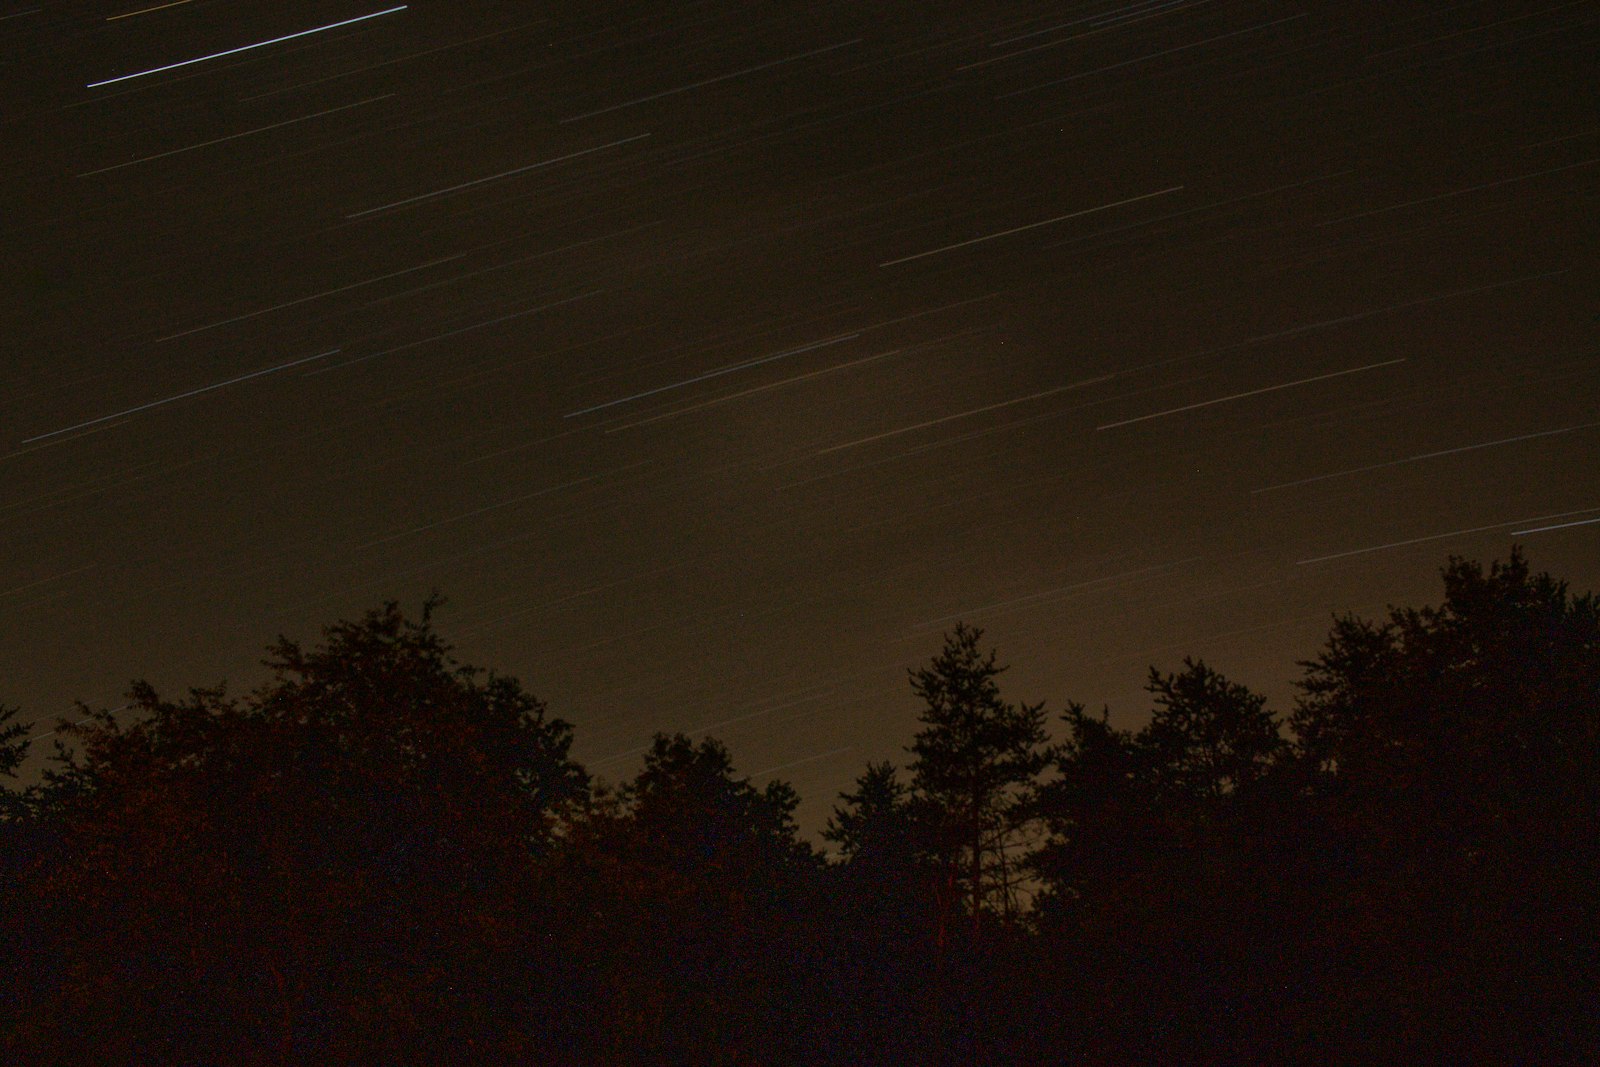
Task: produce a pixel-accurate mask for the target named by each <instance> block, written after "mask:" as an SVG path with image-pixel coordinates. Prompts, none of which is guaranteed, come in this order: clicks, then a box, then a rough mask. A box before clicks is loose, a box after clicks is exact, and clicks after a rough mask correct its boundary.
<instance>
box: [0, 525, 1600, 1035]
mask: <svg viewBox="0 0 1600 1067" xmlns="http://www.w3.org/2000/svg"><path fill="white" fill-rule="evenodd" d="M1443 573H1444V584H1445V597H1444V601H1443V602H1442V604H1440V605H1439V606H1437V607H1427V608H1420V609H1392V610H1391V611H1390V612H1389V614H1388V617H1387V618H1386V619H1384V620H1383V621H1381V622H1369V621H1363V620H1360V619H1355V618H1341V619H1338V620H1336V621H1335V623H1334V625H1333V629H1332V632H1331V633H1330V635H1329V638H1328V641H1327V644H1326V646H1325V648H1324V649H1323V650H1322V651H1321V653H1320V654H1319V655H1318V656H1317V657H1316V658H1314V659H1312V660H1310V661H1308V662H1306V663H1305V664H1304V667H1305V675H1304V678H1303V679H1302V681H1301V683H1300V692H1299V698H1298V700H1297V702H1296V704H1295V707H1294V708H1293V710H1292V712H1291V714H1290V716H1289V717H1288V719H1287V721H1284V720H1283V719H1280V718H1279V717H1278V716H1276V715H1275V714H1274V713H1273V712H1272V711H1271V709H1269V708H1268V707H1267V704H1266V702H1265V701H1264V700H1263V699H1262V698H1261V697H1260V696H1259V695H1258V694H1255V693H1252V692H1251V691H1250V690H1249V689H1248V688H1246V687H1245V686H1243V685H1240V684H1238V683H1235V682H1233V681H1230V680H1229V679H1227V678H1226V677H1224V676H1223V675H1221V674H1220V673H1218V672H1217V671H1215V670H1214V669H1213V668H1211V667H1210V666H1208V665H1207V664H1205V663H1204V662H1202V661H1199V660H1194V659H1186V660H1184V662H1183V667H1182V669H1181V670H1179V671H1177V672H1174V673H1162V672H1160V671H1158V670H1156V669H1152V670H1151V671H1150V674H1149V678H1148V682H1147V687H1146V688H1147V691H1148V692H1149V694H1150V697H1151V705H1152V706H1151V709H1150V716H1149V719H1148V721H1147V723H1146V724H1145V725H1144V726H1142V727H1141V728H1139V729H1136V730H1135V729H1126V728H1123V727H1119V726H1117V725H1115V724H1114V723H1113V721H1112V718H1111V716H1110V714H1109V712H1106V711H1102V712H1101V713H1099V714H1089V713H1087V712H1086V711H1085V709H1084V708H1083V706H1082V705H1080V704H1076V703H1068V705H1067V707H1066V710H1065V712H1064V713H1063V714H1062V715H1061V716H1060V719H1059V730H1058V740H1057V741H1056V742H1055V743H1054V744H1046V740H1047V738H1046V732H1045V729H1044V725H1045V724H1044V718H1043V712H1042V707H1041V706H1039V705H1020V706H1019V705H1016V704H1012V703H1010V702H1008V701H1006V700H1005V699H1003V697H1002V696H1001V693H1000V688H999V683H998V681H997V679H998V676H999V675H1000V673H1001V672H1002V670H1003V668H1002V667H1000V666H999V665H998V664H997V662H996V654H995V652H993V651H985V650H984V649H983V648H982V647H981V643H980V642H981V637H982V635H981V632H980V631H978V630H976V629H972V628H969V627H966V626H958V627H957V628H956V629H955V631H953V632H952V633H951V634H949V635H947V636H946V639H945V644H944V648H943V650H942V651H941V652H940V653H939V654H938V655H937V656H935V657H934V658H933V660H932V661H931V662H930V663H929V664H928V665H927V666H926V667H923V668H921V669H918V670H914V671H912V672H911V684H912V692H913V695H914V696H916V697H917V698H919V700H920V701H921V703H922V705H923V709H922V713H921V715H920V717H919V725H920V729H919V730H918V731H917V733H916V734H915V738H914V740H913V743H912V745H911V747H910V752H911V755H912V757H913V759H912V763H911V765H910V767H909V768H908V770H909V774H908V775H907V776H906V777H905V778H902V774H901V772H900V771H898V770H897V769H896V768H895V767H894V766H893V765H892V764H890V763H888V762H874V763H869V764H868V765H867V767H866V769H865V771H864V772H863V773H862V775H861V776H860V777H859V778H858V779H857V780H856V782H855V784H854V787H853V788H852V789H850V790H847V791H845V792H844V793H842V794H841V795H840V797H839V799H838V803H837V804H836V805H835V807H834V808H833V811H832V814H831V817H830V818H829V819H828V820H827V825H826V827H825V829H824V830H823V833H822V836H823V839H824V840H826V841H828V842H829V843H831V844H832V845H833V846H834V849H835V853H836V858H835V859H834V860H833V861H832V862H828V861H825V860H824V859H823V858H822V857H821V856H820V855H819V854H818V853H817V852H816V851H815V850H814V849H813V848H812V847H811V846H810V845H809V844H807V843H806V842H805V841H804V840H803V838H802V837H801V835H800V833H799V831H798V827H797V825H796V821H795V813H796V810H797V806H798V803H799V797H798V795H797V794H796V793H795V791H794V790H793V788H792V787H790V786H789V785H787V784H785V783H782V782H776V781H775V782H771V783H768V784H766V785H765V786H763V787H757V786H756V785H755V784H754V783H752V782H751V781H750V780H749V779H748V778H745V777H741V776H739V774H738V773H737V772H736V771H735V768H734V762H733V758H732V756H731V754H730V753H729V752H728V750H727V749H726V748H725V747H724V746H723V745H722V744H720V743H719V742H717V741H715V740H713V739H709V738H705V739H700V740H698V741H696V740H691V739H690V738H688V737H685V736H683V735H658V736H656V737H655V739H654V741H653V742H652V744H651V745H650V747H649V749H648V751H647V752H646V754H645V756H644V759H643V761H642V766H641V767H640V769H639V771H638V773H637V774H636V775H635V776H634V777H633V778H631V779H629V780H628V781H626V782H624V783H623V784H621V785H620V786H619V787H616V788H591V786H590V782H589V778H588V775H587V774H586V773H585V771H584V770H583V768H582V767H580V766H579V765H578V764H577V763H576V762H575V761H574V760H573V759H572V758H571V756H570V747H571V744H572V729H571V727H570V726H569V725H568V724H566V723H565V722H563V721H561V720H560V719H557V718H553V717H551V716H550V715H549V713H548V711H547V709H546V708H545V706H544V705H543V704H541V703H540V702H539V701H538V700H536V699H535V698H534V697H532V696H531V695H529V694H528V693H527V692H526V691H524V690H523V689H522V687H521V686H520V685H519V684H518V683H517V682H516V681H515V680H513V679H509V678H504V677H501V676H497V675H494V674H492V673H488V674H485V673H484V672H480V671H477V670H475V669H473V668H470V667H466V666H463V665H461V664H459V663H457V662H456V661H455V659H454V658H453V656H452V654H451V651H450V649H449V647H448V646H447V645H445V644H444V643H443V641H442V640H441V639H440V637H439V636H438V634H437V633H436V632H435V630H434V628H433V623H432V614H433V612H434V609H435V607H436V605H437V602H435V601H429V602H428V603H427V604H426V605H425V606H424V608H423V611H422V614H421V617H420V619H419V620H412V619H409V618H407V617H406V616H405V615H404V614H403V613H402V612H401V611H400V610H399V608H398V607H397V606H396V605H394V604H389V605H385V606H384V607H382V608H380V609H378V610H376V611H373V612H369V613H368V614H367V615H365V616H364V617H362V618H361V619H359V620H357V621H353V622H350V621H347V622H340V623H337V624H335V625H334V626H332V627H329V628H328V629H327V630H326V631H325V632H324V640H323V642H322V644H321V645H319V646H318V647H316V648H313V649H310V650H307V649H303V648H302V647H301V646H300V645H298V644H296V643H294V642H291V641H287V640H281V639H280V641H279V642H278V643H277V644H275V645H274V646H273V647H272V649H271V658H270V659H269V660H268V664H269V666H270V667H271V670H272V677H271V680H270V681H269V682H267V683H266V684H265V685H263V686H262V687H261V688H260V689H258V690H256V691H255V692H253V693H250V694H247V695H245V696H243V697H234V696H231V695H230V694H229V693H228V692H227V691H226V690H225V689H223V688H222V687H216V688H209V689H196V690H193V691H191V692H190V693H189V694H188V696H187V697H186V698H184V699H182V700H177V701H170V700H166V699H163V698H161V697H160V696H159V695H157V694H156V693H155V691H154V690H153V689H151V688H150V687H149V686H147V685H143V684H136V685H135V686H134V688H133V692H132V695H131V696H132V705H131V708H130V709H129V710H128V711H127V712H123V713H121V714H119V715H116V716H113V715H112V714H111V713H109V712H93V713H89V712H88V711H87V709H84V712H83V714H85V715H86V716H87V718H86V720H85V721H82V722H79V723H77V724H75V725H74V724H67V723H64V724H62V726H61V727H59V728H58V729H59V730H60V731H61V733H62V734H63V735H64V736H65V737H67V738H68V739H69V740H70V742H71V747H61V748H58V752H57V755H56V758H55V760H54V762H53V764H52V765H51V766H50V767H49V768H48V769H47V770H46V773H45V777H44V781H43V783H42V785H41V786H39V787H36V788H34V789H32V790H28V791H21V792H19V791H17V790H15V789H7V790H5V791H4V792H3V793H0V798H3V799H4V800H5V811H4V813H3V816H4V817H0V953H3V956H0V958H4V959H5V960H6V961H7V962H8V963H9V964H10V965H11V966H10V972H11V973H10V974H8V975H7V976H6V977H8V978H10V979H11V980H10V981H6V982H0V1050H3V1052H4V1058H5V1060H6V1061H7V1062H18V1063H39V1064H72V1063H83V1062H94V1063H106V1064H118V1063H126V1064H133V1063H140V1064H142V1063H150V1062H163V1063H166V1062H172V1063H191V1062H192V1063H202V1062H203V1063H218V1064H222V1063H227V1064H255V1063H261V1064H267V1063H301V1062H316V1063H371V1062H399V1063H482V1062H487V1063H531V1062H537V1063H553V1064H597V1065H599V1064H607V1065H610V1064H657V1063H695V1064H730V1065H731V1064H753V1063H771V1064H785V1065H788V1064H807V1063H810V1064H841V1065H842V1064H855V1063H918V1064H956V1063H961V1064H967V1063H974V1062H988V1063H1060V1062H1068V1061H1071V1062H1081V1063H1103V1064H1120V1063H1129V1062H1185V1063H1188V1062H1194V1063H1201V1062H1373V1061H1377V1062H1397V1061H1399V1062H1450V1063H1471V1062H1495V1063H1499V1062H1541V1063H1543V1062H1549V1063H1567V1062H1574V1063H1576V1062H1595V1061H1596V1060H1597V1059H1600V1022H1597V1020H1600V1013H1597V1012H1596V1010H1595V1009H1596V1005H1597V1004H1600V893H1597V891H1596V886H1597V885H1600V607H1597V603H1596V601H1595V599H1594V597H1593V596H1590V595H1583V596H1575V595H1572V594H1571V593H1570V592H1569V591H1568V590H1567V588H1566V586H1565V585H1564V584H1562V583H1560V582H1558V581H1556V580H1554V579H1552V578H1550V577H1549V576H1548V575H1535V574H1532V573H1531V572H1530V570H1529V568H1528V566H1527V563H1526V561H1525V560H1524V559H1523V557H1522V555H1521V553H1520V552H1514V553H1513V554H1512V556H1511V558H1510V559H1509V560H1508V561H1506V562H1504V563H1496V564H1493V565H1492V566H1490V567H1489V568H1488V569H1487V570H1485V569H1483V568H1482V567H1480V566H1478V565H1477V564H1473V563H1468V562H1466V561H1462V560H1452V561H1450V563H1449V565H1448V566H1447V567H1446V568H1445V569H1444V572H1443ZM15 714H16V712H15V711H14V710H12V709H6V708H0V779H3V778H8V777H9V776H10V774H11V772H14V771H15V770H16V769H17V767H18V765H19V763H20V761H21V759H22V754H23V753H24V752H25V750H26V741H25V738H24V735H23V733H22V731H21V729H20V728H19V727H18V726H16V725H14V724H13V719H14V717H15ZM1024 888H1026V889H1027V890H1028V892H1027V893H1024V892H1023V890H1024ZM1027 896H1031V897H1032V898H1033V899H1032V906H1031V907H1024V904H1025V903H1026V901H1025V899H1024V898H1025V897H1027ZM957 919H961V920H964V921H961V922H957Z"/></svg>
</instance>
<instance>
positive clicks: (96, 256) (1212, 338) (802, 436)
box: [0, 0, 1600, 824]
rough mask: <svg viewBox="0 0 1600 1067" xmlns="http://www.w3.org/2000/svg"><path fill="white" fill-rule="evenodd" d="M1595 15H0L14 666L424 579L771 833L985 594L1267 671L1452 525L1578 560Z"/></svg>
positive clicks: (1391, 594) (852, 9)
mask: <svg viewBox="0 0 1600 1067" xmlns="http://www.w3.org/2000/svg"><path fill="white" fill-rule="evenodd" d="M1596 54H1600V9H1597V8H1596V7H1595V6H1594V5H1592V4H1583V3H1567V4H1519V3H1513V4H1487V3H1473V2H1469V3H1458V2H1444V0H1439V2H1429V3H1422V4H1412V5H1392V4H1365V3H1340V4H1334V3H1318V2H1308V3H1298V4H1297V3H1290V4H1277V3H1268V2H1266V0H1188V2H1184V0H1179V2H1142V3H1132V4H1129V3H1116V2H1108V0H1097V2H1081V0H1066V2H1058V3H1050V4H1045V3H1033V2H1029V0H1014V2H988V0H983V2H963V3H910V2H905V0H886V2H874V3H862V2H842V0H819V2H817V3H811V4H805V5H798V6H777V7H774V6H770V5H759V4H756V5H752V4H739V3H726V2H721V0H707V2H696V3H680V4H661V5H634V4H625V3H617V2H611V0H600V2H596V3H582V4H578V3H563V2H558V3H553V4H546V5H521V4H503V3H493V2H484V0H453V2H451V3H448V4H444V3H433V2H423V3H413V4H409V5H402V6H396V7H387V8H382V9H377V10H374V9H373V7H372V6H371V5H363V4H359V3H352V2H350V0H291V2H288V3H265V2H262V0H238V2H230V3H222V2H220V0H179V2H177V3H168V4H159V5H155V6H150V7H143V8H138V9H136V10H134V9H130V8H129V7H123V6H121V5H114V4H104V3H101V4H89V5H73V6H61V5H53V4H52V5H44V6H36V7H17V8H12V9H4V8H0V86H3V89H0V99H3V101H4V107H3V109H0V123H3V133H0V143H3V144H4V145H5V146H6V151H5V152H4V154H3V155H4V158H3V159H0V183H3V189H4V194H5V195H4V201H3V203H4V210H3V211H0V242H3V245H0V248H3V249H4V255H3V256H0V271H3V279H4V284H3V285H0V309H3V310H0V313H3V315H4V327H5V328H4V331H3V332H0V702H3V703H16V704H20V705H22V706H23V708H24V709H25V711H27V712H28V713H29V714H30V715H31V716H37V717H38V719H39V720H40V722H41V725H40V727H39V729H40V730H47V729H48V725H47V724H48V723H49V722H52V721H54V717H55V716H58V715H69V716H70V715H72V714H74V712H73V707H74V701H78V700H82V701H84V702H86V703H88V704H89V705H91V706H95V707H116V706H119V705H121V704H122V703H123V700H124V693H125V690H126V686H127V684H128V682H129V681H130V680H131V679H134V678H139V677H148V678H149V679H150V680H151V681H152V682H153V683H154V684H156V685H157V687H158V688H161V689H163V690H169V691H171V690H181V689H182V688H183V687H186V686H188V685H204V684H212V683H214V682H216V681H217V680H220V679H222V678H227V679H229V681H230V684H232V685H234V686H236V687H241V688H245V687H248V686H249V685H251V684H253V682H254V681H255V680H256V679H258V678H259V677H260V674H261V671H260V667H259V664H258V660H259V658H260V649H261V648H262V646H264V645H265V644H266V643H267V642H268V641H270V640H271V639H272V638H273V637H274V636H275V635H277V634H278V633H285V634H289V635H292V636H297V637H301V638H307V637H310V636H312V635H314V634H315V633H316V632H317V630H318V628H319V627H320V626H321V625H323V624H324V623H327V622H331V621H333V620H335V619H337V618H340V617H349V616H354V615H355V614H358V613H359V612H360V611H362V610H364V609H365V608H367V607H370V606H374V605H376V604H378V603H380V602H381V601H383V600H385V599H389V598H397V599H399V600H401V601H402V602H403V603H404V604H406V605H408V606H413V607H414V606H415V605H416V604H418V603H420V601H421V600H422V599H423V598H424V597H425V596H426V595H427V594H428V593H429V592H430V590H435V589H437V590H439V591H441V592H443V593H444V594H445V595H446V596H447V597H448V599H449V603H448V606H447V607H445V608H444V609H443V610H442V612H441V614H440V615H439V624H440V627H441V629H442V631H443V632H444V633H445V634H446V635H447V636H449V637H451V638H452V639H454V640H456V641H458V642H459V652H460V655H461V656H462V658H463V659H465V660H467V661H468V662H474V663H483V664H487V665H492V666H495V667H496V668H497V669H500V670H503V671H505V672H508V673H512V674H516V675H518V676H519V677H520V678H522V679H523V681H524V682H525V684H526V685H527V686H528V688H529V689H530V690H531V691H533V692H535V693H537V694H539V695H540V696H541V697H542V698H544V699H545V700H547V701H548V702H549V703H550V705H551V707H552V709H553V710H554V711H555V712H556V713H557V714H559V715H561V716H563V717H564V718H567V719H569V720H571V721H572V722H573V723H574V724H575V726H576V728H577V738H578V742H577V745H578V748H577V750H576V752H575V755H576V756H578V757H579V758H580V759H581V760H583V761H585V762H586V763H588V764H590V765H591V766H593V767H595V768H596V769H597V770H599V771H600V772H601V773H603V774H606V775H608V776H612V777H614V778H615V777H623V776H625V775H626V774H628V773H630V772H631V769H632V766H633V764H632V763H631V762H630V761H636V760H637V757H638V755H639V754H640V753H642V752H643V751H645V749H646V748H647V746H648V743H649V737H650V735H651V734H652V733H653V732H655V731H657V730H669V731H670V730H681V731H684V732H687V733H690V734H692V735H695V736H698V735H699V734H701V733H704V732H706V731H712V732H714V733H715V734H716V735H717V736H719V737H721V738H722V739H723V740H725V741H727V742H728V744H729V745H730V747H731V748H732V749H733V751H734V752H735V753H736V755H737V757H738V759H739V761H740V766H741V767H745V768H750V769H759V772H760V774H761V775H768V774H776V773H778V772H782V774H783V776H784V777H786V778H788V779H790V780H792V781H793V782H794V783H795V784H796V786H797V787H798V788H799V789H800V791H801V793H802V794H803V795H804V796H805V798H806V807H805V808H804V809H802V814H803V815H804V816H805V818H806V819H807V820H808V824H810V823H815V822H816V821H818V820H820V818H821V816H822V814H823V813H825V811H826V809H827V805H828V804H830V803H831V802H832V799H833V797H834V795H835V793H836V792H837V791H838V790H839V789H841V788H844V787H846V786H847V785H848V784H849V783H850V782H851V780H852V779H853V778H854V776H855V775H856V774H857V773H858V772H859V770H860V767H861V765H862V764H864V763H865V761H867V760H869V759H880V758H898V757H899V755H900V749H901V746H903V745H904V744H905V743H906V742H907V741H908V739H909V738H910V736H911V733H912V731H913V728H914V720H913V716H914V703H913V701H912V698H911V695H910V693H909V691H908V689H907V685H906V677H905V670H906V668H907V667H908V666H911V665H914V664H917V663H919V662H923V661H925V660H926V658H927V656H928V655H929V654H930V653H931V652H932V651H934V650H935V649H936V648H937V647H938V641H939V633H938V630H939V629H940V628H946V627H949V626H952V625H954V623H955V621H957V620H965V621H966V622H969V623H972V624H976V625H979V626H982V627H985V628H986V629H987V631H988V639H989V640H991V641H992V642H993V643H994V645H996V646H997V647H998V648H999V650H1000V652H1001V656H1002V659H1003V660H1005V661H1009V662H1011V663H1013V664H1014V665H1015V669H1014V671H1013V672H1012V673H1011V674H1009V675H1007V685H1008V687H1009V689H1010V690H1012V691H1013V692H1014V693H1015V694H1016V696H1017V697H1018V698H1020V699H1027V700H1035V699H1044V700H1046V701H1047V702H1048V704H1049V707H1050V708H1052V709H1059V708H1060V707H1061V706H1062V705H1063V704H1064V703H1065V702H1066V701H1067V700H1069V699H1075V700H1080V701H1083V702H1084V703H1086V704H1088V705H1089V706H1091V707H1096V708H1097V707H1099V706H1100V705H1101V704H1102V703H1106V704H1109V706H1110V708H1111V713H1112V716H1113V719H1114V720H1116V721H1118V722H1122V723H1125V724H1138V723H1140V722H1142V721H1143V719H1144V717H1145V716H1146V715H1147V714H1148V710H1149V709H1148V705H1147V700H1146V698H1145V697H1144V696H1143V695H1142V692H1141V687H1142V685H1143V682H1144V676H1145V670H1146V667H1147V666H1149V665H1151V664H1154V665H1157V666H1159V667H1162V668H1163V669H1169V668H1170V667H1171V666H1172V665H1173V663H1174V662H1175V661H1176V660H1177V659H1178V658H1179V657H1180V656H1181V655H1182V654H1184V653H1189V654H1194V655H1197V656H1203V657H1205V658H1206V659H1207V661H1208V662H1211V663H1213V664H1214V665H1215V666H1216V667H1217V668H1218V669H1219V670H1221V671H1223V672H1225V673H1227V674H1228V675H1229V676H1230V677H1235V678H1237V679H1238V680H1239V681H1241V682H1244V683H1246V684H1249V685H1251V686H1252V687H1254V688H1256V689H1258V690H1260V691H1262V692H1265V693H1267V694H1268V695H1269V697H1270V698H1271V699H1272V700H1273V702H1274V703H1275V705H1276V706H1278V707H1280V708H1282V707H1284V706H1285V704H1286V703H1287V701H1288V700H1289V698H1290V691H1289V688H1288V682H1289V680H1290V679H1291V678H1293V677H1296V675H1297V670H1296V668H1295V666H1294V661H1295V660H1296V659H1299V658H1303V657H1304V656H1306V655H1308V654H1310V653H1311V652H1312V650H1313V649H1314V648H1315V647H1316V646H1317V645H1318V643H1319V642H1320V640H1321V638H1322V636H1323V635H1324V634H1325V633H1326V628H1327V622H1328V619H1329V617H1330V616H1331V615H1332V614H1333V613H1335V612H1346V611H1355V612H1358V613H1363V614H1369V615H1370V614H1376V613H1379V612H1381V611H1382V610H1383V608H1384V606H1385V605H1386V604H1389V603H1408V602H1412V603H1414V602H1422V601H1425V600H1427V599H1428V598H1429V597H1430V596H1432V595H1433V591H1434V588H1435V585H1436V581H1437V577H1436V573H1437V568H1438V566H1439V565H1440V564H1442V563H1443V561H1444V559H1445V557H1446V556H1447V555H1449V554H1451V553H1455V554H1460V555H1465V556H1469V557H1473V558H1478V559H1489V558H1495V557H1501V556H1504V555H1505V553H1506V552H1507V551H1508V550H1509V548H1510V545H1511V543H1512V541H1513V540H1514V539H1515V540H1518V541H1522V542H1524V544H1525V548H1526V549H1527V551H1528V553H1529V556H1530V558H1531V560H1532V562H1533V564H1534V565H1535V566H1536V567H1537V568H1539V569H1547V570H1549V571H1551V572H1553V573H1557V574H1561V575H1563V576H1565V577H1567V578H1569V579H1570V580H1571V581H1572V583H1573V584H1574V586H1575V587H1577V588H1593V587H1595V586H1596V585H1597V584H1600V540H1597V537H1600V534H1597V532H1596V531H1597V529H1600V527H1597V526H1596V525H1595V524H1596V523H1600V517H1597V515H1600V303H1597V298H1596V294H1597V293H1600V270H1597V267H1600V256H1597V254H1596V250H1597V249H1600V167H1597V166H1596V164H1597V163H1600V127H1597V126H1596V123H1595V108H1594V104H1595V100H1596V97H1595V93H1594V85H1595V74H1596V68H1595V65H1594V57H1595V55H1596Z"/></svg>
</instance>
